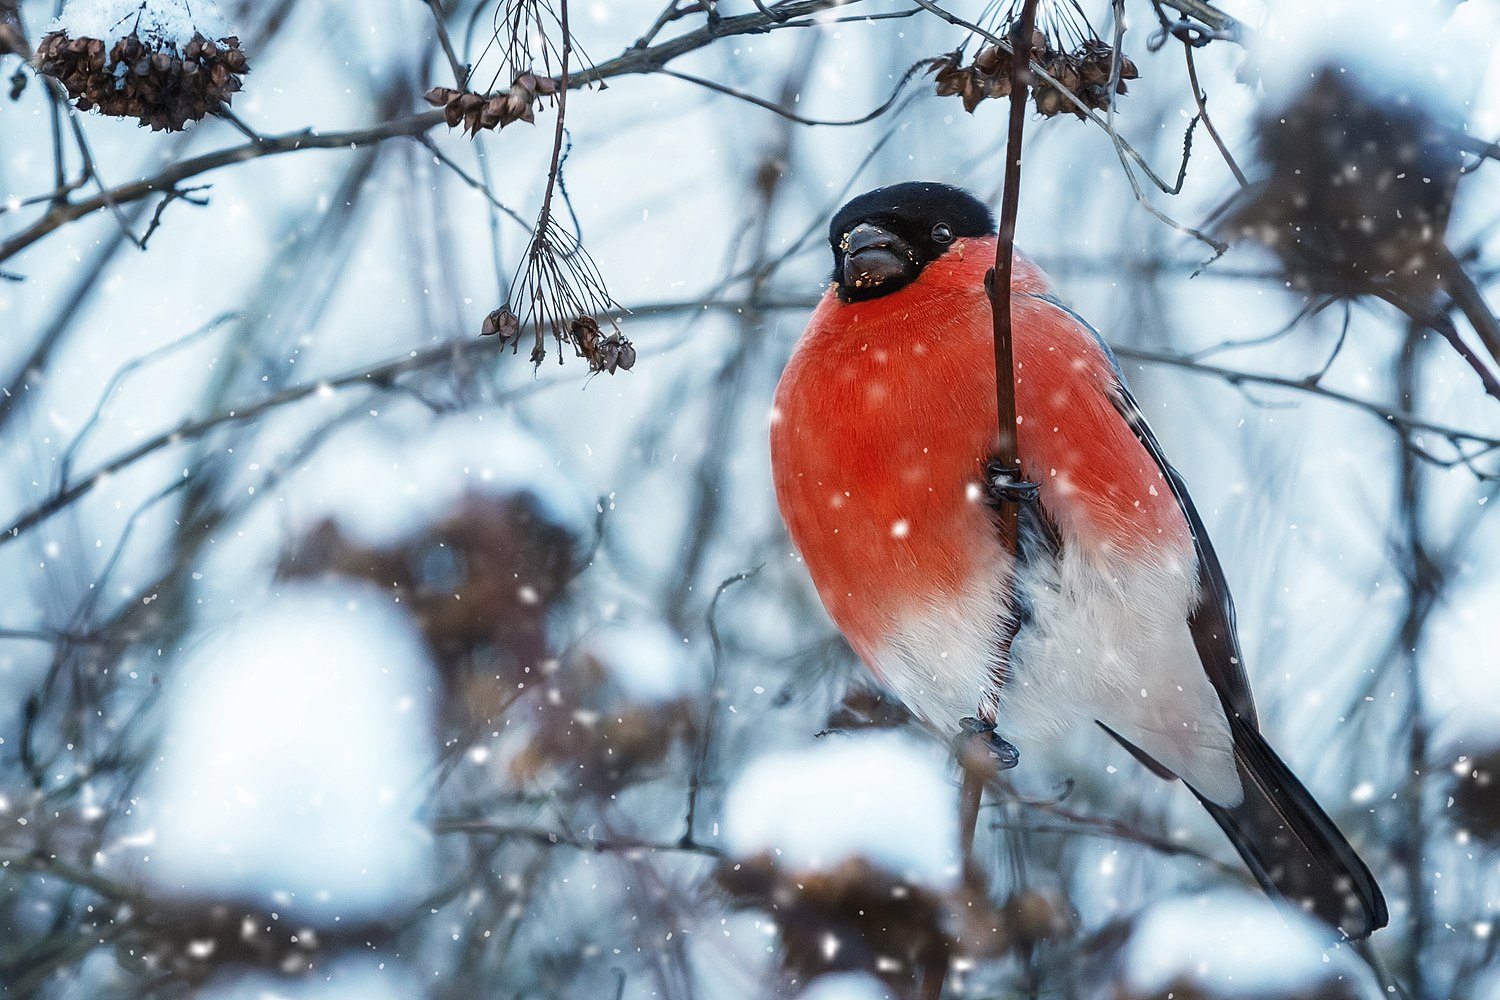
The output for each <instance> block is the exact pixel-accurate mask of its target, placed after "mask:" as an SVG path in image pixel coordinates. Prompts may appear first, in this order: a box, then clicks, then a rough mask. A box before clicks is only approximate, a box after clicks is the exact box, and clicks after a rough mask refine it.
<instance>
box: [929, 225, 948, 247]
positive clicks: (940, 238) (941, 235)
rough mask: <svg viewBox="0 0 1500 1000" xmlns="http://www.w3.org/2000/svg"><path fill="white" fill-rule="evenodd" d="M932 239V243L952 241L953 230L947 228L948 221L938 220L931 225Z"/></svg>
mask: <svg viewBox="0 0 1500 1000" xmlns="http://www.w3.org/2000/svg"><path fill="white" fill-rule="evenodd" d="M932 241H933V242H934V243H951V242H953V230H951V229H949V228H948V223H946V222H939V223H938V224H937V225H935V226H933V227H932Z"/></svg>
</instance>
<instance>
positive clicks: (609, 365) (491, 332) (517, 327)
mask: <svg viewBox="0 0 1500 1000" xmlns="http://www.w3.org/2000/svg"><path fill="white" fill-rule="evenodd" d="M479 335H480V336H481V337H499V338H500V343H501V344H510V345H516V344H519V343H520V342H521V321H520V320H519V319H517V318H516V314H515V312H514V311H513V310H512V309H511V307H510V306H509V305H503V306H501V307H500V308H499V309H496V310H494V311H493V312H491V313H490V314H489V315H488V316H486V317H485V318H484V325H483V326H481V327H480V329H479ZM561 339H563V340H564V341H566V342H567V343H568V344H571V345H572V347H573V351H574V353H575V354H577V355H578V356H579V357H580V358H584V359H586V360H587V361H588V363H589V371H593V372H608V373H609V374H611V375H613V374H614V373H615V372H616V371H627V372H628V371H630V369H632V368H634V367H635V345H634V344H632V343H631V342H630V341H629V340H628V339H627V338H626V337H625V335H624V334H622V333H621V332H620V331H619V330H615V331H614V332H613V333H610V334H605V333H604V331H603V330H601V329H600V328H599V321H598V320H596V319H594V317H592V316H588V315H583V316H576V317H574V318H573V319H572V320H571V321H569V323H568V326H567V334H566V336H565V337H563V338H561ZM541 343H542V342H541V340H540V339H539V340H538V341H537V343H536V346H535V347H533V349H532V353H531V360H532V362H533V363H534V364H541V362H542V358H543V357H545V356H546V351H545V350H544V349H543V348H542V346H541ZM539 352H540V353H539Z"/></svg>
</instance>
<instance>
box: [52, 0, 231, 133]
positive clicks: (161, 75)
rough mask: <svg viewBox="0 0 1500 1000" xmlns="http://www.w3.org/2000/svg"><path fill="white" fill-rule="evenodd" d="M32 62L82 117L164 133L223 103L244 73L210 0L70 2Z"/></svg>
mask: <svg viewBox="0 0 1500 1000" xmlns="http://www.w3.org/2000/svg"><path fill="white" fill-rule="evenodd" d="M36 64H37V68H38V69H39V70H40V71H41V72H42V73H45V74H46V75H47V76H50V77H53V78H54V79H56V80H57V81H58V82H60V83H61V84H62V85H63V87H64V88H66V89H67V92H68V96H69V97H71V98H73V100H74V102H75V103H76V104H77V106H78V109H79V110H80V111H89V110H95V109H97V110H98V111H99V113H100V114H105V115H111V116H113V117H117V118H136V119H139V120H140V123H141V124H142V125H149V126H150V127H151V128H152V130H163V129H164V130H167V131H178V130H180V129H182V128H184V127H185V126H186V125H187V123H188V122H190V121H197V120H199V119H200V118H203V117H204V116H205V115H208V114H211V113H213V112H214V111H217V110H218V109H219V108H220V107H222V106H224V105H226V104H228V103H229V101H230V98H232V97H233V96H234V94H235V93H236V92H237V91H238V90H239V89H240V82H241V77H242V76H243V75H244V74H245V73H246V72H247V71H248V70H249V64H248V62H247V61H246V59H245V53H244V52H243V51H241V49H240V41H239V39H238V38H236V37H235V36H234V35H231V34H230V33H229V30H228V28H227V27H226V26H225V25H224V24H223V22H222V21H221V20H220V19H219V17H218V14H217V12H216V11H215V9H214V6H213V4H212V3H210V2H208V0H193V2H191V3H190V2H189V0H71V2H70V3H69V4H68V5H67V6H66V7H64V8H63V12H62V16H61V17H59V18H58V19H57V21H56V22H55V23H54V24H53V26H52V30H51V31H50V32H48V34H47V35H46V36H45V37H44V38H43V39H42V41H41V44H40V45H39V46H38V47H37V54H36Z"/></svg>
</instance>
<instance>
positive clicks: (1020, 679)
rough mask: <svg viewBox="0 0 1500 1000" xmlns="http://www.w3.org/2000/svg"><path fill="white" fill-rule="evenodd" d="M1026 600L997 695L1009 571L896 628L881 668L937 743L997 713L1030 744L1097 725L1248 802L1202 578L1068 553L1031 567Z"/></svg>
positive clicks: (1004, 729) (1023, 584) (1209, 791)
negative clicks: (1210, 642) (1203, 617)
mask: <svg viewBox="0 0 1500 1000" xmlns="http://www.w3.org/2000/svg"><path fill="white" fill-rule="evenodd" d="M997 555H998V553H997ZM1003 561H1004V557H1003V556H1001V557H1000V558H998V559H996V560H994V561H993V562H991V563H990V565H1003ZM1018 590H1019V592H1020V596H1021V598H1022V601H1023V604H1025V605H1028V606H1029V614H1028V616H1027V619H1026V620H1025V621H1024V622H1023V624H1022V627H1021V629H1020V630H1019V632H1018V633H1017V635H1016V637H1015V640H1014V642H1013V643H1012V647H1011V655H1010V662H1009V666H1008V670H1007V673H1006V679H1005V682H1004V684H1003V685H1002V686H1001V687H1000V689H999V691H998V693H997V692H996V690H995V684H994V678H995V676H996V672H997V667H998V664H997V659H998V650H999V649H1000V647H1001V642H1002V634H1001V630H1002V627H1003V626H1004V624H1005V622H1006V620H1007V615H1008V614H1009V612H1008V610H1007V604H1008V602H1007V601H1006V600H1005V599H1004V584H1003V580H1002V579H1001V578H1000V576H999V574H998V573H997V574H996V575H995V577H994V578H993V579H978V580H976V581H974V583H973V584H972V585H971V587H970V589H969V591H968V592H967V593H966V594H964V595H963V597H962V598H961V599H960V600H958V601H951V600H950V601H947V602H945V603H943V604H942V605H938V604H936V603H934V604H933V605H930V606H928V607H925V608H922V609H921V610H920V611H918V612H916V613H914V614H909V615H908V616H906V617H905V618H904V619H903V620H901V621H899V622H895V623H893V627H892V628H891V629H890V630H889V631H888V632H887V634H886V643H885V645H884V647H883V648H882V649H881V650H879V651H878V653H877V655H876V657H875V659H876V661H877V662H876V663H875V664H873V665H874V666H875V668H876V670H877V671H878V672H879V673H880V675H881V676H882V678H883V679H884V680H885V682H886V684H888V685H889V686H890V687H891V688H892V690H893V691H894V692H895V693H896V694H897V695H898V696H900V698H901V699H902V700H903V701H904V702H905V703H906V705H907V707H909V708H910V709H912V711H914V712H915V713H916V714H917V715H918V716H920V717H921V718H922V719H923V720H924V721H926V722H927V723H928V724H929V725H931V726H932V727H934V728H935V729H937V730H938V731H939V732H940V733H943V734H956V733H957V732H958V729H959V720H960V719H961V718H963V717H964V716H972V715H976V714H981V713H982V712H983V711H984V710H985V709H988V708H993V709H994V711H995V719H996V724H997V728H998V730H999V732H1000V733H1001V734H1002V735H1004V736H1005V737H1006V738H1008V739H1018V740H1021V741H1031V740H1041V741H1045V740H1052V739H1056V738H1058V737H1059V736H1061V735H1062V734H1063V733H1065V732H1066V731H1067V730H1068V729H1070V728H1072V727H1073V726H1075V725H1076V724H1078V723H1080V722H1083V723H1093V722H1095V721H1098V722H1102V723H1104V724H1105V725H1107V726H1109V728H1110V729H1112V730H1114V731H1115V732H1116V733H1118V734H1119V735H1120V736H1122V737H1124V738H1126V739H1128V740H1129V741H1130V742H1132V743H1134V744H1135V745H1136V746H1138V747H1140V748H1141V749H1142V750H1145V751H1146V752H1147V753H1149V754H1150V755H1151V756H1152V757H1154V758H1155V759H1156V760H1158V761H1159V762H1161V763H1162V764H1163V765H1165V766H1166V767H1167V768H1169V769H1170V770H1172V771H1173V772H1174V773H1176V774H1178V775H1179V776H1180V777H1182V778H1184V779H1185V780H1187V781H1188V782H1189V783H1190V784H1192V785H1193V786H1194V787H1195V788H1196V789H1197V790H1198V791H1199V792H1200V793H1202V794H1204V795H1206V796H1207V797H1209V798H1210V799H1213V800H1215V801H1217V802H1220V803H1221V804H1232V803H1235V802H1238V801H1239V800H1240V797H1241V789H1240V784H1239V777H1238V772H1237V769H1236V767H1235V765H1234V760H1233V754H1232V741H1231V737H1230V734H1229V727H1228V724H1227V722H1226V720H1225V716H1224V710H1223V707H1222V705H1221V703H1220V701H1219V697H1218V694H1217V693H1216V692H1215V691H1214V689H1213V686H1212V685H1211V684H1210V683H1209V681H1208V677H1207V675H1206V674H1205V673H1204V670H1203V666H1202V663H1201V662H1200V660H1199V658H1198V653H1197V650H1196V649H1195V648H1194V646H1193V642H1192V637H1191V635H1190V633H1189V632H1188V627H1187V619H1188V615H1189V612H1190V610H1191V606H1192V601H1193V599H1194V594H1195V592H1196V567H1195V566H1193V565H1190V564H1184V563H1182V562H1181V561H1180V560H1172V559H1170V558H1161V559H1157V560H1154V561H1144V560H1141V559H1139V558H1131V559H1128V560H1127V559H1125V558H1123V557H1121V556H1119V555H1118V554H1117V555H1115V556H1114V557H1110V556H1109V555H1108V554H1105V555H1103V556H1099V555H1095V556H1093V557H1085V556H1083V555H1082V554H1080V553H1079V552H1078V550H1077V549H1076V548H1074V547H1069V546H1064V551H1063V553H1062V555H1061V556H1060V557H1059V558H1057V559H1049V558H1045V557H1043V558H1039V559H1033V560H1031V561H1029V562H1027V563H1025V564H1023V565H1022V568H1021V572H1020V574H1019V578H1018Z"/></svg>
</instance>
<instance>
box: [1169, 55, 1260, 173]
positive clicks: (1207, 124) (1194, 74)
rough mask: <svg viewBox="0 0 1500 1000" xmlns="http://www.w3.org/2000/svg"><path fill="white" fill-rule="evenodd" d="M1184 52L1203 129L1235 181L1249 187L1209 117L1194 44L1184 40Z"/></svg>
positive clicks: (1189, 80) (1189, 83)
mask: <svg viewBox="0 0 1500 1000" xmlns="http://www.w3.org/2000/svg"><path fill="white" fill-rule="evenodd" d="M1182 51H1183V52H1185V53H1186V54H1187V71H1188V85H1189V86H1191V87H1192V88H1193V100H1194V101H1195V102H1197V104H1198V117H1199V118H1200V119H1201V120H1202V121H1203V127H1204V128H1206V129H1208V137H1209V138H1210V139H1212V140H1213V141H1214V145H1215V146H1218V147H1219V155H1220V156H1222V157H1224V162H1225V163H1227V164H1228V165H1229V171H1230V173H1232V174H1234V179H1235V180H1236V181H1238V182H1239V185H1240V187H1242V188H1243V187H1249V186H1250V182H1249V181H1248V180H1246V179H1245V174H1244V171H1242V170H1240V165H1239V164H1238V163H1236V162H1234V156H1233V155H1231V154H1230V152H1229V147H1228V146H1226V145H1224V140H1223V139H1221V138H1219V130H1218V129H1216V128H1214V123H1213V120H1212V119H1211V118H1209V117H1208V98H1207V95H1205V94H1204V93H1203V89H1202V88H1201V87H1199V86H1198V65H1197V63H1195V62H1194V61H1193V45H1192V43H1191V42H1189V41H1187V40H1184V41H1183V43H1182Z"/></svg>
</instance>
